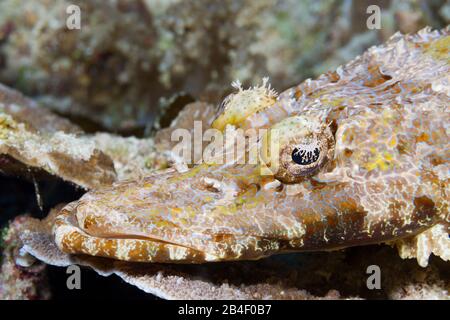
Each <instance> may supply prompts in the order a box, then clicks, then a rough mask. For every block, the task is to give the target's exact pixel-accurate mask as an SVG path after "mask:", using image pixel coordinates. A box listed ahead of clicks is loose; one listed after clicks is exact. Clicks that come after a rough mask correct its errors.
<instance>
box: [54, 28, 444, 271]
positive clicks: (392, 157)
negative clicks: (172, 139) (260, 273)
mask: <svg viewBox="0 0 450 320" xmlns="http://www.w3.org/2000/svg"><path fill="white" fill-rule="evenodd" d="M449 47H450V36H449V30H448V29H447V30H443V31H440V32H439V31H434V32H431V31H430V30H429V29H425V30H422V31H421V32H419V33H418V34H416V35H407V36H402V35H400V34H396V35H394V36H393V37H392V38H391V40H390V41H389V42H388V43H387V44H385V45H383V46H379V47H373V48H371V49H369V50H368V51H367V52H366V53H365V54H364V55H362V56H360V57H357V58H356V59H355V60H353V61H351V62H350V63H348V64H347V65H346V66H344V67H340V68H338V69H337V70H336V71H335V72H332V73H328V74H325V75H322V76H321V77H319V78H318V79H317V80H313V81H311V80H307V81H305V82H304V83H302V84H301V85H299V86H297V87H294V88H291V89H289V90H287V91H285V92H283V93H282V94H280V95H279V96H275V94H274V93H273V92H272V91H271V90H268V89H267V88H266V87H264V90H260V91H258V89H255V90H254V91H245V90H242V89H241V90H240V92H238V93H236V95H234V96H231V97H229V98H228V99H227V100H226V103H225V105H224V108H223V109H222V110H221V112H220V114H219V115H218V117H217V119H216V120H215V121H214V123H213V127H215V128H218V129H221V130H223V129H224V128H225V127H226V126H227V125H234V126H235V127H240V128H245V129H248V128H254V129H258V128H268V129H270V128H274V127H277V128H281V129H282V132H283V142H282V148H281V150H282V151H281V154H280V159H281V167H280V168H281V169H280V170H281V171H280V172H278V173H277V174H275V176H272V177H271V176H263V175H261V174H260V166H259V165H250V164H245V165H237V164H234V165H229V164H228V165H218V164H217V165H211V164H210V165H207V164H201V165H197V166H195V167H193V168H191V169H189V170H188V171H187V172H178V171H176V170H173V169H171V170H167V171H165V172H161V173H158V174H155V175H152V176H148V177H146V178H144V179H141V180H140V181H127V182H121V183H117V184H115V185H114V186H112V187H110V188H105V189H101V190H97V191H91V192H89V193H87V194H86V195H84V196H83V197H82V198H81V199H80V200H79V201H77V202H74V203H71V204H69V205H68V206H66V207H65V208H64V209H63V210H62V211H61V213H60V214H59V216H58V218H57V221H56V224H55V227H54V230H53V232H54V236H55V241H56V243H57V245H58V246H59V248H60V249H61V250H63V251H64V252H67V253H83V254H89V255H94V256H103V257H111V258H115V259H121V260H127V261H146V262H179V263H201V262H207V261H221V260H237V259H258V258H261V257H264V256H268V255H270V254H274V253H280V252H288V251H293V250H295V251H297V250H331V249H339V248H343V247H348V246H353V245H363V244H369V243H379V242H386V241H390V240H395V239H399V238H403V237H407V236H411V235H414V234H418V233H420V232H422V231H424V230H426V229H429V228H430V227H432V226H434V225H436V224H438V223H439V224H444V225H445V229H446V231H447V233H448V223H449V213H448V198H449V197H448V191H449V166H448V159H449V157H450V151H449V150H450V146H449V129H450V126H449V123H450V112H449V105H450V76H449V75H450V59H449V56H450V55H449ZM259 89H261V88H259ZM251 92H253V93H255V92H256V95H257V96H256V97H254V98H251V99H247V98H248V97H249V95H248V94H249V93H251ZM246 94H247V96H246V97H247V98H246V99H243V98H241V97H243V96H244V95H246ZM258 94H260V96H258ZM250 97H251V95H250ZM259 143H260V142H259ZM301 148H306V149H305V150H306V151H308V150H309V151H311V152H310V153H308V152H309V151H308V152H306V151H305V150H303V151H305V152H306V153H305V152H303V151H302V149H301ZM308 148H309V149H308ZM302 152H303V153H302ZM307 153H308V154H309V156H308V157H305V154H307ZM294 154H295V156H296V157H297V158H295V157H294ZM291 155H292V159H291V158H290V156H291ZM277 156H278V155H277ZM269 160H270V159H269ZM447 241H448V236H447ZM447 244H448V243H447Z"/></svg>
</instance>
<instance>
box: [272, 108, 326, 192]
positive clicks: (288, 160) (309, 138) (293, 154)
mask: <svg viewBox="0 0 450 320" xmlns="http://www.w3.org/2000/svg"><path fill="white" fill-rule="evenodd" d="M269 139H273V140H274V141H270V143H276V144H277V145H278V148H277V151H275V152H273V153H272V152H271V153H270V156H269V157H268V158H267V157H266V158H265V159H266V160H267V161H266V162H265V163H270V164H271V165H272V167H273V168H275V169H274V170H272V173H273V174H274V177H275V178H276V179H277V180H279V181H281V182H283V183H298V182H301V181H303V180H304V179H306V178H308V177H310V176H312V175H314V174H316V173H317V172H318V171H319V170H320V169H321V168H323V167H324V166H325V165H326V164H327V163H328V162H329V160H330V159H331V158H332V157H333V155H334V137H333V134H332V133H331V129H330V128H329V126H328V125H325V124H323V123H322V122H320V121H319V120H315V119H311V118H308V117H306V116H293V117H289V118H286V119H284V120H282V121H280V122H279V123H277V124H276V125H274V126H272V128H271V131H270V134H269V136H268V137H267V139H266V140H265V144H266V146H265V149H267V143H268V142H267V141H268V140H269ZM274 163H276V164H277V165H275V166H273V164H274Z"/></svg>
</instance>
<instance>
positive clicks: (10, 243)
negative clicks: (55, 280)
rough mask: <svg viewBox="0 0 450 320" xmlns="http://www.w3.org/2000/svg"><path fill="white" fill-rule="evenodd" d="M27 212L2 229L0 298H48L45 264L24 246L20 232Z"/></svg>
mask: <svg viewBox="0 0 450 320" xmlns="http://www.w3.org/2000/svg"><path fill="white" fill-rule="evenodd" d="M25 220H26V217H25V216H19V217H17V218H16V219H14V221H12V222H11V223H10V224H9V225H8V226H7V227H5V228H4V229H3V230H2V234H1V242H2V243H1V246H0V249H2V256H1V259H0V300H19V299H20V300H36V299H49V298H50V296H51V295H50V290H49V287H48V282H47V275H46V267H45V264H44V263H43V262H40V261H37V260H36V259H34V258H33V257H32V256H30V255H29V254H28V253H26V252H25V251H23V250H21V247H22V242H21V240H20V238H19V234H20V231H21V228H22V224H23V222H24V221H25Z"/></svg>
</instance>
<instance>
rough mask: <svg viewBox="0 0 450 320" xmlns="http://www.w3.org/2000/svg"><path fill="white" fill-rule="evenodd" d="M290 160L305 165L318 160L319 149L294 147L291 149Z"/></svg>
mask: <svg viewBox="0 0 450 320" xmlns="http://www.w3.org/2000/svg"><path fill="white" fill-rule="evenodd" d="M291 156H292V161H294V162H295V163H297V164H299V165H302V166H305V165H309V164H312V163H314V162H316V161H317V160H319V156H320V150H319V148H318V147H314V148H310V147H309V146H306V147H295V148H294V150H292V155H291Z"/></svg>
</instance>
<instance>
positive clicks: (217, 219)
mask: <svg viewBox="0 0 450 320" xmlns="http://www.w3.org/2000/svg"><path fill="white" fill-rule="evenodd" d="M255 169H256V168H255V167H254V166H235V167H226V168H225V167H220V166H215V167H214V166H209V165H199V166H197V167H195V168H193V169H190V170H189V171H187V172H184V173H179V172H177V171H175V170H167V171H165V172H161V173H158V174H154V175H152V176H149V177H146V178H144V179H142V180H141V181H134V182H120V183H117V184H115V185H113V186H112V187H109V188H105V189H99V190H96V191H91V192H88V193H87V194H85V195H84V196H83V197H82V198H81V199H80V200H79V201H76V202H73V203H71V204H69V205H67V206H66V207H65V208H64V209H63V210H61V212H60V214H59V215H58V217H57V219H56V223H55V225H54V228H53V234H54V237H55V242H56V244H57V245H58V247H59V248H60V249H61V250H62V251H64V252H66V253H71V254H88V255H92V256H102V257H108V258H114V259H119V260H125V261H139V262H163V263H203V262H213V261H225V260H253V259H259V258H263V257H266V256H269V255H272V254H274V253H282V252H290V251H311V250H333V249H339V248H342V247H347V246H354V245H363V244H370V243H379V242H383V241H387V240H390V239H392V238H395V237H399V236H402V235H404V234H407V235H411V234H413V233H415V232H419V231H421V230H423V229H425V228H426V227H429V226H430V224H432V223H433V222H432V220H433V217H434V216H435V212H434V211H433V210H432V208H431V204H430V203H425V206H426V207H427V208H428V209H427V210H425V209H426V208H425V209H423V210H418V211H417V212H416V215H415V216H414V217H410V218H412V219H411V221H410V223H409V224H408V223H405V222H404V221H403V220H402V217H400V216H395V214H396V213H395V212H392V213H390V214H391V216H390V217H388V219H381V220H375V219H372V220H370V219H371V217H372V216H373V215H371V213H370V212H368V211H366V210H365V208H364V207H363V206H361V205H360V199H359V198H358V196H357V195H355V192H354V190H353V189H351V188H350V187H349V186H346V185H342V184H340V183H339V184H333V183H311V181H307V182H304V183H300V184H297V185H295V186H289V185H283V184H282V183H279V182H277V181H276V180H274V179H273V178H272V177H264V176H261V175H260V174H258V173H255V172H256V171H255Z"/></svg>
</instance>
